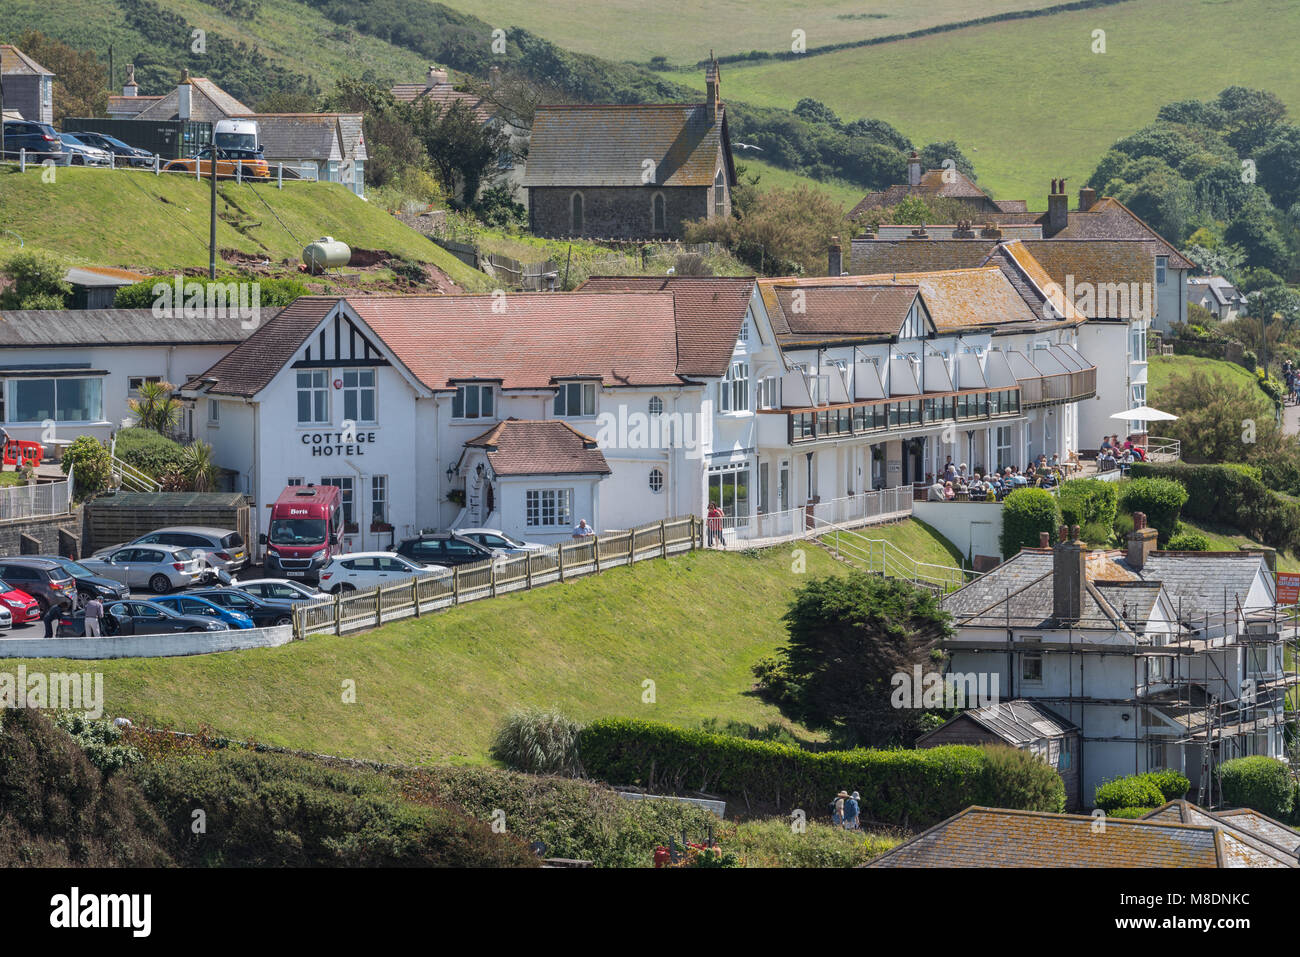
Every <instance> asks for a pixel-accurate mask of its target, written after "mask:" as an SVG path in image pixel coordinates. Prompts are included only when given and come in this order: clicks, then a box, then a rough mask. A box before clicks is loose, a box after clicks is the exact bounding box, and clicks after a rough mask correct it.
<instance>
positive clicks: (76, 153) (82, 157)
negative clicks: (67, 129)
mask: <svg viewBox="0 0 1300 957" xmlns="http://www.w3.org/2000/svg"><path fill="white" fill-rule="evenodd" d="M59 141H60V142H61V143H63V148H64V150H66V151H67V153H68V165H69V166H107V165H108V164H109V153H108V150H104V149H100V148H99V147H98V146H91V145H90V144H89V143H83V142H82V141H81V140H79V139H78V138H77V137H76V136H74V135H73V134H72V133H60V134H59Z"/></svg>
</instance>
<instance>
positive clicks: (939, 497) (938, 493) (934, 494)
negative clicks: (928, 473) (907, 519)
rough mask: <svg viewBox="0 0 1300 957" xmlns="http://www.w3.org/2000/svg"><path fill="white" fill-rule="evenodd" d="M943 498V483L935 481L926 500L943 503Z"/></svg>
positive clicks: (939, 480)
mask: <svg viewBox="0 0 1300 957" xmlns="http://www.w3.org/2000/svg"><path fill="white" fill-rule="evenodd" d="M943 498H944V496H943V481H942V480H941V479H935V480H934V484H932V485H931V486H930V490H929V492H928V494H927V495H926V500H927V501H930V502H942V501H943Z"/></svg>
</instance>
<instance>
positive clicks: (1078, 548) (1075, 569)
mask: <svg viewBox="0 0 1300 957" xmlns="http://www.w3.org/2000/svg"><path fill="white" fill-rule="evenodd" d="M1087 584H1088V546H1087V544H1086V543H1085V542H1081V541H1079V526H1078V525H1075V526H1072V527H1071V528H1070V529H1068V531H1067V529H1066V527H1065V526H1064V525H1062V526H1061V541H1060V542H1059V543H1057V545H1056V547H1055V548H1053V549H1052V617H1054V618H1056V619H1058V620H1059V621H1078V620H1079V619H1080V618H1082V617H1083V595H1084V591H1085V590H1086V586H1087Z"/></svg>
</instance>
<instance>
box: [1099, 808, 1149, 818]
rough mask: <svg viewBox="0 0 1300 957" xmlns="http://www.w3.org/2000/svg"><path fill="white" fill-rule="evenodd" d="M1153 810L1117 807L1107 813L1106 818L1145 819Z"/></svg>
mask: <svg viewBox="0 0 1300 957" xmlns="http://www.w3.org/2000/svg"><path fill="white" fill-rule="evenodd" d="M1153 810H1154V808H1149V807H1117V808H1114V809H1113V810H1110V811H1107V812H1106V816H1107V817H1118V818H1126V819H1128V820H1134V819H1136V818H1139V817H1145V816H1146V815H1148V814H1150V813H1151V812H1152V811H1153Z"/></svg>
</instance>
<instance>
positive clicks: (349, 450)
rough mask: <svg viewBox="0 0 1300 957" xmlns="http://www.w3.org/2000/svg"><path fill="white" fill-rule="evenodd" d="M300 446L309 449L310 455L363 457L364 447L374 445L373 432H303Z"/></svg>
mask: <svg viewBox="0 0 1300 957" xmlns="http://www.w3.org/2000/svg"><path fill="white" fill-rule="evenodd" d="M302 444H303V445H306V446H308V447H310V448H311V454H312V455H340V456H347V457H348V458H351V457H353V456H357V455H365V454H366V447H367V446H369V445H374V444H375V433H374V432H358V431H357V430H356V429H355V428H347V427H345V428H343V429H341V430H339V431H338V432H304V433H303V434H302Z"/></svg>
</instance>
